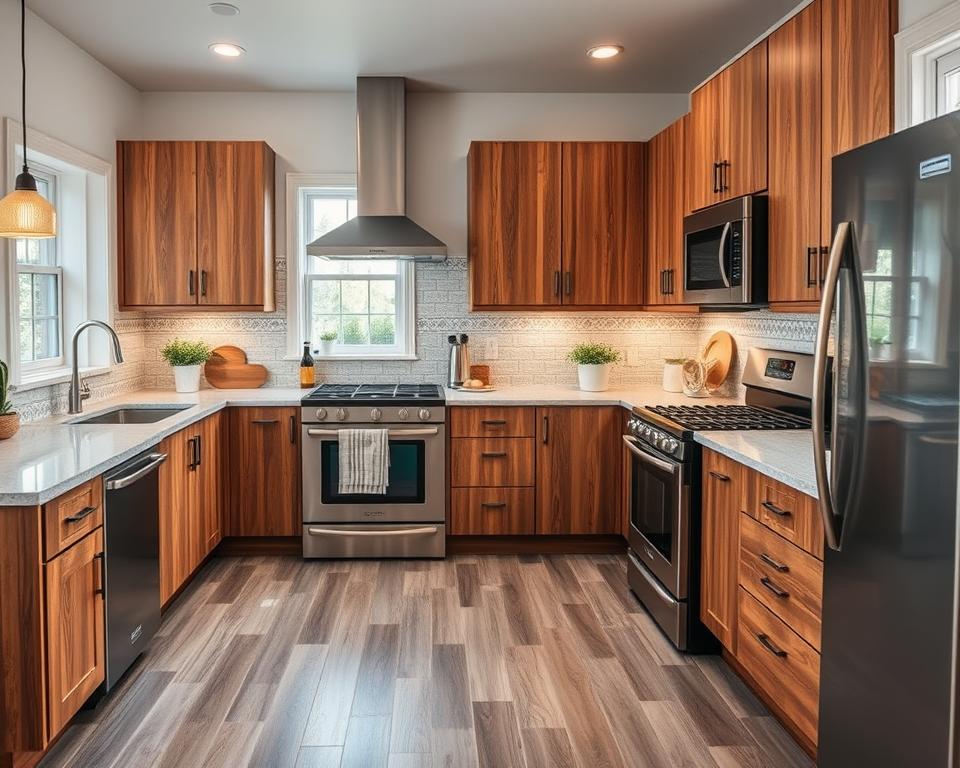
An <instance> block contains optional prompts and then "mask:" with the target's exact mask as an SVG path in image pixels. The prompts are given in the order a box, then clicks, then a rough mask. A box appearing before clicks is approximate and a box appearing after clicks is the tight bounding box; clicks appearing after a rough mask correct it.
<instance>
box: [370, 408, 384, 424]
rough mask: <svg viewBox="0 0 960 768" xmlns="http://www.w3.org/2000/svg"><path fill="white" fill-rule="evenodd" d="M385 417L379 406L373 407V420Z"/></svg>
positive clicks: (371, 415) (371, 418)
mask: <svg viewBox="0 0 960 768" xmlns="http://www.w3.org/2000/svg"><path fill="white" fill-rule="evenodd" d="M382 418H383V411H381V410H380V409H379V408H373V409H371V410H370V420H371V421H380V419H382Z"/></svg>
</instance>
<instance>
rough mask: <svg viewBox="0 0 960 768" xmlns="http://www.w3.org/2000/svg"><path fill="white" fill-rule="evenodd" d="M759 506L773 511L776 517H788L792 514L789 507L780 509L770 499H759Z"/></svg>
mask: <svg viewBox="0 0 960 768" xmlns="http://www.w3.org/2000/svg"><path fill="white" fill-rule="evenodd" d="M760 506H761V507H763V508H764V509H765V510H767V511H768V512H773V514H775V515H776V516H777V517H790V515H792V514H793V513H792V512H791V511H790V510H789V509H780V507H778V506H777V505H776V504H774V503H773V502H772V501H761V502H760Z"/></svg>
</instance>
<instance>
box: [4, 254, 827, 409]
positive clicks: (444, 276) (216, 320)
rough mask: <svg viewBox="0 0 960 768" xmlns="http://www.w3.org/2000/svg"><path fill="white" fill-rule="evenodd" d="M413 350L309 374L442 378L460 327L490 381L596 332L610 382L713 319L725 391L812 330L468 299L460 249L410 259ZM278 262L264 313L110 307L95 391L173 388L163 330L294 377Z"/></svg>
mask: <svg viewBox="0 0 960 768" xmlns="http://www.w3.org/2000/svg"><path fill="white" fill-rule="evenodd" d="M416 269H417V354H418V358H419V359H417V360H413V361H372V360H371V361H343V362H336V363H332V362H326V361H324V362H321V363H318V366H317V380H318V381H330V382H347V381H361V380H362V381H364V382H372V383H380V382H396V381H409V382H442V381H443V380H444V379H445V377H446V364H447V336H448V335H450V334H451V333H467V334H469V335H470V347H471V358H472V360H473V362H483V363H486V364H488V365H489V366H490V370H491V377H492V378H493V379H494V380H495V381H496V382H497V383H500V384H538V383H557V382H561V383H571V384H572V383H575V382H576V377H577V374H576V367H575V366H574V365H572V364H571V363H568V362H567V361H566V354H567V352H568V350H569V349H570V347H571V346H573V345H574V344H576V343H577V342H580V341H598V340H602V341H604V342H606V343H608V344H611V345H613V346H614V347H616V348H618V349H619V350H621V352H622V353H623V359H622V361H621V363H620V364H618V365H617V366H616V367H615V368H614V371H613V375H612V384H613V385H614V386H636V385H645V384H656V383H658V382H659V381H660V376H661V371H662V363H663V358H665V357H685V356H692V355H695V354H697V353H698V352H699V350H701V349H702V348H703V345H704V344H705V343H706V341H707V339H708V338H709V337H710V335H711V334H712V333H714V332H715V331H717V330H727V331H729V332H730V333H732V334H733V335H734V336H735V337H736V340H737V352H738V361H737V364H736V370H735V371H734V372H733V373H732V374H731V376H730V379H729V381H730V383H729V384H728V387H727V388H728V391H729V393H733V392H735V391H736V388H737V387H738V386H739V380H740V371H741V370H742V367H743V363H744V360H745V355H746V350H747V349H748V348H749V347H751V346H769V347H775V348H779V349H788V350H792V351H801V352H810V351H812V349H813V340H814V335H815V333H816V325H817V321H816V317H815V316H813V315H784V314H772V313H769V312H750V313H736V314H734V313H716V314H700V315H697V314H692V315H690V314H677V313H653V312H644V313H639V312H634V313H622V312H619V313H589V314H587V313H569V312H567V313H544V312H535V313H522V314H520V313H500V312H498V313H493V312H470V311H469V309H468V289H467V261H466V259H465V258H463V257H451V258H450V259H449V260H448V261H447V262H445V263H444V264H439V265H418V266H417V268H416ZM285 285H286V264H285V260H284V259H283V258H282V257H280V258H278V259H277V286H278V295H277V311H276V312H273V313H258V314H250V313H246V314H240V313H178V314H167V315H137V314H128V313H122V314H118V315H117V317H118V319H117V322H116V327H117V331H118V333H119V334H120V338H121V342H122V344H123V349H124V357H125V360H126V361H127V362H125V363H124V364H123V365H122V366H120V367H119V368H117V369H114V370H113V371H111V373H109V374H107V375H105V376H98V377H95V378H93V379H91V381H90V386H91V389H92V390H93V393H94V401H95V400H96V399H102V398H105V397H111V396H114V395H117V394H120V393H122V392H125V391H130V390H135V389H143V388H160V389H165V388H170V389H172V388H173V374H172V372H171V371H170V368H169V366H168V365H167V364H166V363H165V362H164V361H163V360H162V358H161V357H160V352H159V351H160V349H161V348H162V347H163V345H164V344H166V342H167V341H168V340H170V339H171V338H173V337H174V336H178V335H179V336H182V337H190V338H200V339H203V340H204V341H206V342H208V343H209V344H211V345H212V346H218V345H220V344H235V345H237V346H239V347H242V348H243V349H244V350H246V352H247V356H248V358H249V360H250V362H253V363H260V364H262V365H264V366H265V367H266V368H267V370H268V371H269V378H268V381H267V386H273V387H296V386H297V383H298V373H297V367H298V364H297V361H295V360H285V359H284V356H285V353H286V327H287V323H286V301H285V296H284V287H285ZM66 395H67V385H66V384H59V385H56V386H52V387H43V388H38V389H33V390H27V391H24V392H21V393H15V394H14V402H15V403H16V405H17V408H18V410H19V411H20V413H21V415H22V417H23V418H24V419H25V420H33V419H38V418H44V417H46V416H49V415H52V414H57V413H63V412H65V411H66Z"/></svg>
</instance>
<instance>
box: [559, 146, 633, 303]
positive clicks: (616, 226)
mask: <svg viewBox="0 0 960 768" xmlns="http://www.w3.org/2000/svg"><path fill="white" fill-rule="evenodd" d="M644 154H645V151H644V145H643V144H642V143H640V142H627V141H619V142H615V141H602V142H580V141H578V142H564V144H563V196H562V200H563V203H562V209H563V259H562V262H563V303H564V304H569V305H574V306H639V305H641V304H643V295H644V290H643V255H644V254H643V251H644V245H645V243H644V238H643V162H644Z"/></svg>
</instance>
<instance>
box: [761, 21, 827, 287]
mask: <svg viewBox="0 0 960 768" xmlns="http://www.w3.org/2000/svg"><path fill="white" fill-rule="evenodd" d="M821 7H822V6H821V5H820V3H819V2H815V3H813V4H812V5H809V6H807V7H806V8H805V9H804V10H803V11H801V12H800V13H799V14H797V15H796V16H794V17H793V18H792V19H790V20H789V21H788V22H787V23H786V24H784V25H783V26H782V27H780V28H779V29H777V30H776V31H775V32H773V34H771V35H770V38H769V40H768V46H769V112H770V114H769V137H768V140H769V153H770V164H769V185H768V200H769V206H770V214H769V217H770V218H769V226H770V229H769V260H770V261H769V274H770V286H769V297H770V301H776V302H780V301H817V300H818V299H819V298H820V284H819V265H820V190H821V183H820V167H821V165H822V151H821V147H820V129H821V126H820V100H821V84H820V47H821V46H820V11H821Z"/></svg>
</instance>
